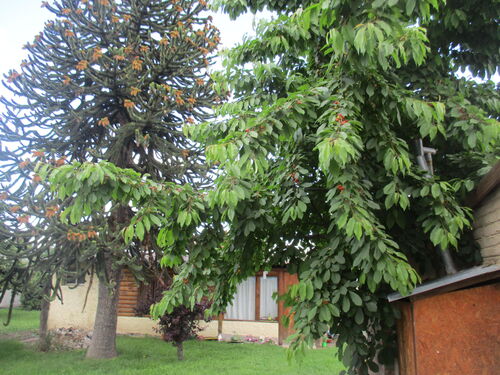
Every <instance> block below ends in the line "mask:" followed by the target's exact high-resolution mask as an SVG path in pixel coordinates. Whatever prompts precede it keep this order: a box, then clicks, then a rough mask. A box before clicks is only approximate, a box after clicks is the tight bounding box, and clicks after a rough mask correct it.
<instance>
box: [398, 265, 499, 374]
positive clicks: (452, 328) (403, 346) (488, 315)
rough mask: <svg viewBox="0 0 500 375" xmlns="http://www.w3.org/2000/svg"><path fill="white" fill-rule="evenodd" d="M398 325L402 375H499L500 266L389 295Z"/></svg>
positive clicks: (478, 269)
mask: <svg viewBox="0 0 500 375" xmlns="http://www.w3.org/2000/svg"><path fill="white" fill-rule="evenodd" d="M389 301H390V302H393V303H397V304H398V306H399V308H400V310H401V315H402V316H401V319H400V320H399V321H398V327H397V329H398V346H399V361H398V362H399V369H400V374H401V375H469V374H470V375H497V374H498V373H499V369H500V314H499V312H500V267H499V266H497V265H491V266H481V267H474V268H471V269H468V270H465V271H462V272H458V273H456V274H453V275H449V276H446V277H443V278H441V279H439V280H435V281H432V282H429V283H426V284H423V285H421V286H419V287H417V288H415V290H414V291H413V293H411V294H410V295H409V296H407V297H403V296H401V295H399V294H396V293H395V294H392V295H390V296H389Z"/></svg>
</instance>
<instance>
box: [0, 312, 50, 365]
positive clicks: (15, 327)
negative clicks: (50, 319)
mask: <svg viewBox="0 0 500 375" xmlns="http://www.w3.org/2000/svg"><path fill="white" fill-rule="evenodd" d="M8 312H9V309H0V336H1V335H2V334H3V333H8V332H17V331H33V330H37V329H38V325H39V316H40V311H25V310H21V309H14V310H13V311H12V319H11V320H10V324H9V325H8V326H7V327H6V326H4V325H3V323H5V322H6V321H7V314H8ZM0 358H1V357H0Z"/></svg>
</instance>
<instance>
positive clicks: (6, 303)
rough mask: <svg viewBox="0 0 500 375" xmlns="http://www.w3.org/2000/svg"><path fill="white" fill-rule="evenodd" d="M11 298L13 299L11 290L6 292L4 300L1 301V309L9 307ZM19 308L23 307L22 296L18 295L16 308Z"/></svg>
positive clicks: (15, 301) (15, 298)
mask: <svg viewBox="0 0 500 375" xmlns="http://www.w3.org/2000/svg"><path fill="white" fill-rule="evenodd" d="M11 297H12V292H11V291H10V290H8V291H6V292H5V295H4V296H3V299H2V300H1V301H0V309H5V308H7V307H9V304H10V299H11ZM19 306H21V296H20V295H19V294H17V295H16V296H15V297H14V307H19Z"/></svg>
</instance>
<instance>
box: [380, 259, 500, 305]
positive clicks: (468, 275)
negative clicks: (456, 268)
mask: <svg viewBox="0 0 500 375" xmlns="http://www.w3.org/2000/svg"><path fill="white" fill-rule="evenodd" d="M494 279H500V266H498V265H491V266H478V267H473V268H469V269H467V270H463V271H460V272H457V273H455V274H452V275H447V276H445V277H442V278H440V279H436V280H433V281H430V282H427V283H424V284H422V285H419V286H418V287H416V288H415V289H413V292H411V293H410V294H409V295H407V296H403V295H401V294H400V293H392V294H389V295H388V296H387V299H388V300H389V302H394V301H398V300H401V299H404V298H410V297H414V296H417V295H422V294H438V293H443V292H450V291H453V290H457V289H461V288H466V287H468V286H471V285H474V284H478V283H481V282H485V281H489V280H494Z"/></svg>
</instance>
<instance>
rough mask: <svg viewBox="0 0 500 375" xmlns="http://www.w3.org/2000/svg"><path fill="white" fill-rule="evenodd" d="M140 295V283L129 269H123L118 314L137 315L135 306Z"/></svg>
mask: <svg viewBox="0 0 500 375" xmlns="http://www.w3.org/2000/svg"><path fill="white" fill-rule="evenodd" d="M138 297H139V284H138V282H137V281H136V280H135V277H134V275H133V274H132V272H130V271H129V270H128V269H124V270H123V275H122V281H121V283H120V296H119V298H118V316H136V314H135V308H136V306H137V298H138Z"/></svg>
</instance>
